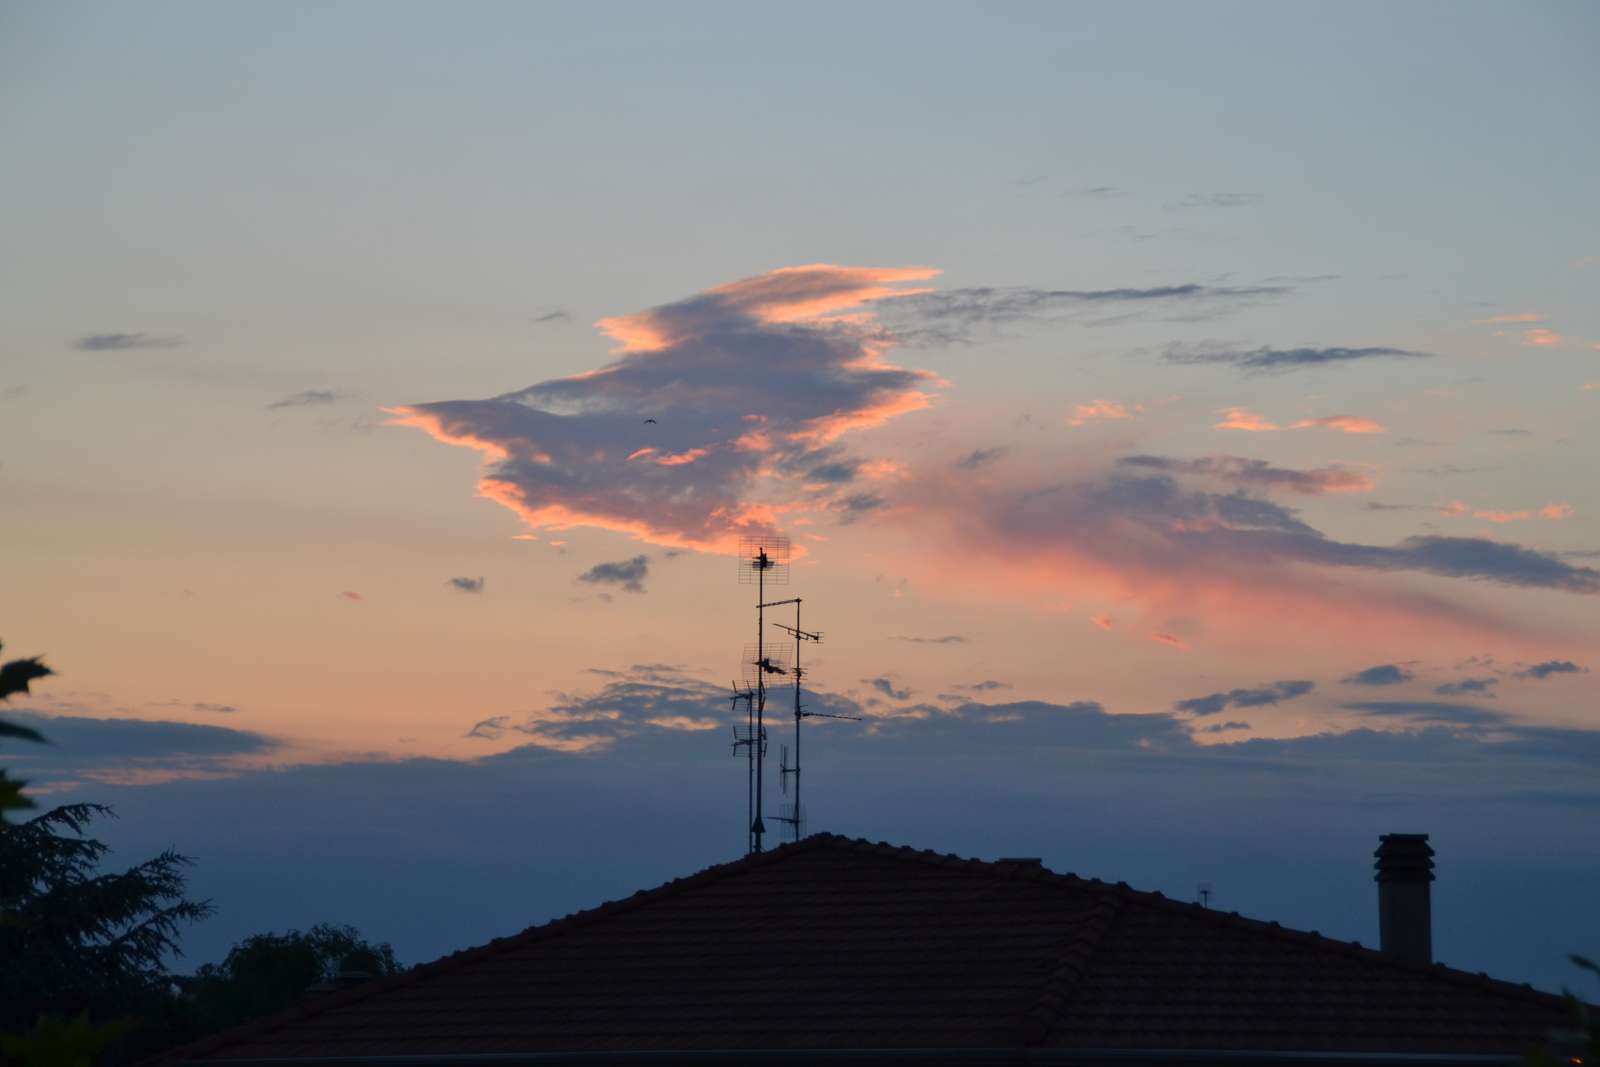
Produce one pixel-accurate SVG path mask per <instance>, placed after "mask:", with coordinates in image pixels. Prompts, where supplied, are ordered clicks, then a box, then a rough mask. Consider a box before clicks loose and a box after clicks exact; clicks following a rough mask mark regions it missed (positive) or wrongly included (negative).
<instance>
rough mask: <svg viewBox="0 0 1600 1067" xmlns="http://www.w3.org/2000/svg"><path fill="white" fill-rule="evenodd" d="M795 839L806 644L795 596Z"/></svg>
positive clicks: (799, 809)
mask: <svg viewBox="0 0 1600 1067" xmlns="http://www.w3.org/2000/svg"><path fill="white" fill-rule="evenodd" d="M794 633H795V639H794V822H792V823H790V824H789V825H790V826H791V827H792V828H793V830H794V840H796V841H798V840H800V820H801V818H802V813H803V812H804V811H805V809H804V808H802V807H801V806H800V646H801V645H803V644H805V639H804V638H803V637H802V636H801V635H802V634H804V633H805V631H804V630H802V629H800V598H799V597H795V598H794Z"/></svg>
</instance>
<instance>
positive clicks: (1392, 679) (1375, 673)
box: [1340, 663, 1415, 685]
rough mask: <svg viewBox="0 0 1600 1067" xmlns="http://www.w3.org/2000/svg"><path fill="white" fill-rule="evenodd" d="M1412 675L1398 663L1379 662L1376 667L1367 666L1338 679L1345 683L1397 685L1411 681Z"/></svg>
mask: <svg viewBox="0 0 1600 1067" xmlns="http://www.w3.org/2000/svg"><path fill="white" fill-rule="evenodd" d="M1414 677H1415V675H1413V674H1412V673H1411V672H1410V671H1409V670H1407V669H1406V668H1404V667H1402V666H1400V665H1399V664H1398V663H1380V664H1378V665H1377V666H1376V667H1368V668H1367V669H1366V670H1364V671H1357V672H1356V673H1354V674H1351V675H1346V676H1345V677H1344V678H1341V679H1340V681H1342V682H1344V683H1345V684H1346V685H1399V684H1401V683H1402V682H1409V681H1411V679H1412V678H1414Z"/></svg>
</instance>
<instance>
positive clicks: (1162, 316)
mask: <svg viewBox="0 0 1600 1067" xmlns="http://www.w3.org/2000/svg"><path fill="white" fill-rule="evenodd" d="M1291 292H1293V289H1292V288H1290V287H1289V286H1283V285H1239V286H1230V285H1203V284H1200V283H1198V282H1189V283H1185V284H1182V285H1161V286H1152V287H1150V288H1119V289H1035V288H1029V287H1013V288H972V289H946V290H941V291H937V292H929V293H924V294H921V295H918V296H915V297H912V298H910V299H908V300H904V301H900V302H897V303H896V304H895V305H894V306H893V307H892V308H890V309H886V311H885V317H886V319H887V321H888V324H889V328H890V331H891V333H892V336H893V338H894V339H895V340H897V341H899V342H901V343H903V344H911V345H927V344H934V345H948V344H965V343H970V342H971V341H973V340H975V339H976V337H977V336H978V331H979V330H981V329H991V330H992V329H994V328H996V327H1000V326H1004V325H1007V324H1011V323H1021V322H1076V323H1079V324H1080V325H1086V326H1101V325H1108V324H1111V323H1116V322H1128V321H1133V320H1138V319H1151V318H1154V319H1159V320H1163V321H1176V322H1197V321H1205V320H1209V319H1215V318H1220V317H1222V316H1225V315H1229V314H1232V313H1234V312H1237V311H1240V310H1242V309H1244V308H1247V307H1251V306H1254V305H1256V304H1260V303H1263V302H1266V301H1271V300H1277V299H1279V298H1281V297H1283V296H1286V295H1288V294H1289V293H1291Z"/></svg>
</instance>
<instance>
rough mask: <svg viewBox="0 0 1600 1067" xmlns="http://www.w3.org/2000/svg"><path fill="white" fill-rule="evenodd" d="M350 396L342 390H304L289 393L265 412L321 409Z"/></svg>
mask: <svg viewBox="0 0 1600 1067" xmlns="http://www.w3.org/2000/svg"><path fill="white" fill-rule="evenodd" d="M350 395H351V394H349V393H346V392H344V391H343V390H342V389H305V390H302V391H301V392H298V393H291V394H290V395H288V396H286V397H284V398H283V399H282V400H274V401H273V402H272V403H270V404H268V405H267V410H269V411H272V410H276V409H278V408H308V407H321V406H323V405H326V404H337V403H338V402H339V401H341V400H345V399H348V398H349V397H350Z"/></svg>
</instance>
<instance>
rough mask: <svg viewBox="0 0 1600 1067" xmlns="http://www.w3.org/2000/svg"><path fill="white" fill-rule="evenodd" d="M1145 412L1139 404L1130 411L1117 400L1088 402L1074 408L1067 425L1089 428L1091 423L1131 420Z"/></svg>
mask: <svg viewBox="0 0 1600 1067" xmlns="http://www.w3.org/2000/svg"><path fill="white" fill-rule="evenodd" d="M1143 410H1144V408H1143V406H1141V405H1139V404H1135V405H1133V407H1132V409H1131V410H1130V409H1129V407H1128V405H1126V404H1123V403H1122V402H1120V401H1117V400H1086V401H1083V402H1082V403H1078V404H1074V405H1073V406H1072V414H1071V415H1069V416H1068V417H1067V425H1068V426H1087V425H1088V424H1089V423H1091V422H1109V421H1116V420H1120V419H1131V418H1133V416H1135V415H1137V414H1139V413H1140V412H1141V411H1143Z"/></svg>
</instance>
